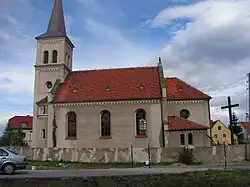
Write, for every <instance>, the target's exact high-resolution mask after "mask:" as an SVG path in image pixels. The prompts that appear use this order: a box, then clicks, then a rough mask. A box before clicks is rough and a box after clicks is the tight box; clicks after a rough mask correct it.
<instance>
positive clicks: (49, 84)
mask: <svg viewBox="0 0 250 187" xmlns="http://www.w3.org/2000/svg"><path fill="white" fill-rule="evenodd" d="M45 85H46V87H47V88H48V89H51V88H52V86H53V84H52V82H50V81H47V82H46V83H45Z"/></svg>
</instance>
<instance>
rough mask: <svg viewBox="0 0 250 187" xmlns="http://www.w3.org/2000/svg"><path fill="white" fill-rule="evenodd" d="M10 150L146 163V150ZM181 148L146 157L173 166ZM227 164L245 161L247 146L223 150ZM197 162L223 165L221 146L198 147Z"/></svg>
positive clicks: (58, 157)
mask: <svg viewBox="0 0 250 187" xmlns="http://www.w3.org/2000/svg"><path fill="white" fill-rule="evenodd" d="M11 150H13V151H16V152H18V153H21V154H23V155H25V156H27V158H28V159H31V160H44V161H45V160H50V161H53V160H54V161H59V160H61V161H72V162H84V163H108V162H117V163H126V162H132V160H133V162H145V161H146V160H147V159H148V149H145V148H133V149H131V148H124V149H123V148H114V149H110V148H107V149H95V148H63V149H60V148H29V147H12V148H11ZM180 151H182V148H180V147H176V148H173V147H171V148H151V149H150V156H151V160H152V162H153V163H160V162H176V161H177V157H178V154H179V152H180ZM225 151H226V155H227V161H228V162H241V161H243V160H245V159H246V158H247V159H248V158H249V156H250V155H249V145H234V146H226V147H225ZM194 156H195V159H196V161H197V162H202V163H203V164H209V165H210V164H223V163H224V146H214V147H199V148H195V149H194Z"/></svg>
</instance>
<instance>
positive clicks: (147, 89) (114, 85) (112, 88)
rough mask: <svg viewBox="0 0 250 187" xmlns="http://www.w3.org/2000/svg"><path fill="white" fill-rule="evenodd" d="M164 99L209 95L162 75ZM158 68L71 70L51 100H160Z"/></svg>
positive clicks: (196, 97) (206, 96)
mask: <svg viewBox="0 0 250 187" xmlns="http://www.w3.org/2000/svg"><path fill="white" fill-rule="evenodd" d="M166 85H167V99H168V100H184V99H210V98H211V97H210V96H208V95H206V94H204V93H203V92H201V91H199V90H197V89H196V88H194V87H192V86H190V85H189V84H187V83H185V82H184V81H182V80H180V79H178V78H176V77H174V78H166ZM160 98H161V88H160V80H159V71H158V67H157V66H155V67H136V68H121V69H102V70H86V71H72V72H70V73H69V75H68V77H67V78H66V80H65V81H64V83H62V84H60V86H59V88H58V89H57V92H56V94H55V97H54V100H53V102H86V101H103V100H129V99H131V100H132V99H160Z"/></svg>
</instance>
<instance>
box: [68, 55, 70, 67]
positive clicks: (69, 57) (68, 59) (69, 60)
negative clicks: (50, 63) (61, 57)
mask: <svg viewBox="0 0 250 187" xmlns="http://www.w3.org/2000/svg"><path fill="white" fill-rule="evenodd" d="M68 65H70V55H68Z"/></svg>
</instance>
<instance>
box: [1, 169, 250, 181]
mask: <svg viewBox="0 0 250 187" xmlns="http://www.w3.org/2000/svg"><path fill="white" fill-rule="evenodd" d="M209 169H214V170H224V167H223V166H214V167H212V168H211V167H204V166H203V167H202V166H191V167H170V166H167V167H162V168H119V169H118V168H111V169H88V170H58V171H56V170H53V171H50V170H43V171H42V170H40V171H38V170H36V171H31V170H23V171H16V173H15V174H14V175H4V174H1V175H0V180H1V179H6V178H11V179H27V178H70V177H88V176H122V175H146V174H163V173H184V172H190V171H207V170H209ZM228 169H250V165H238V166H237V165H234V166H228Z"/></svg>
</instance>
